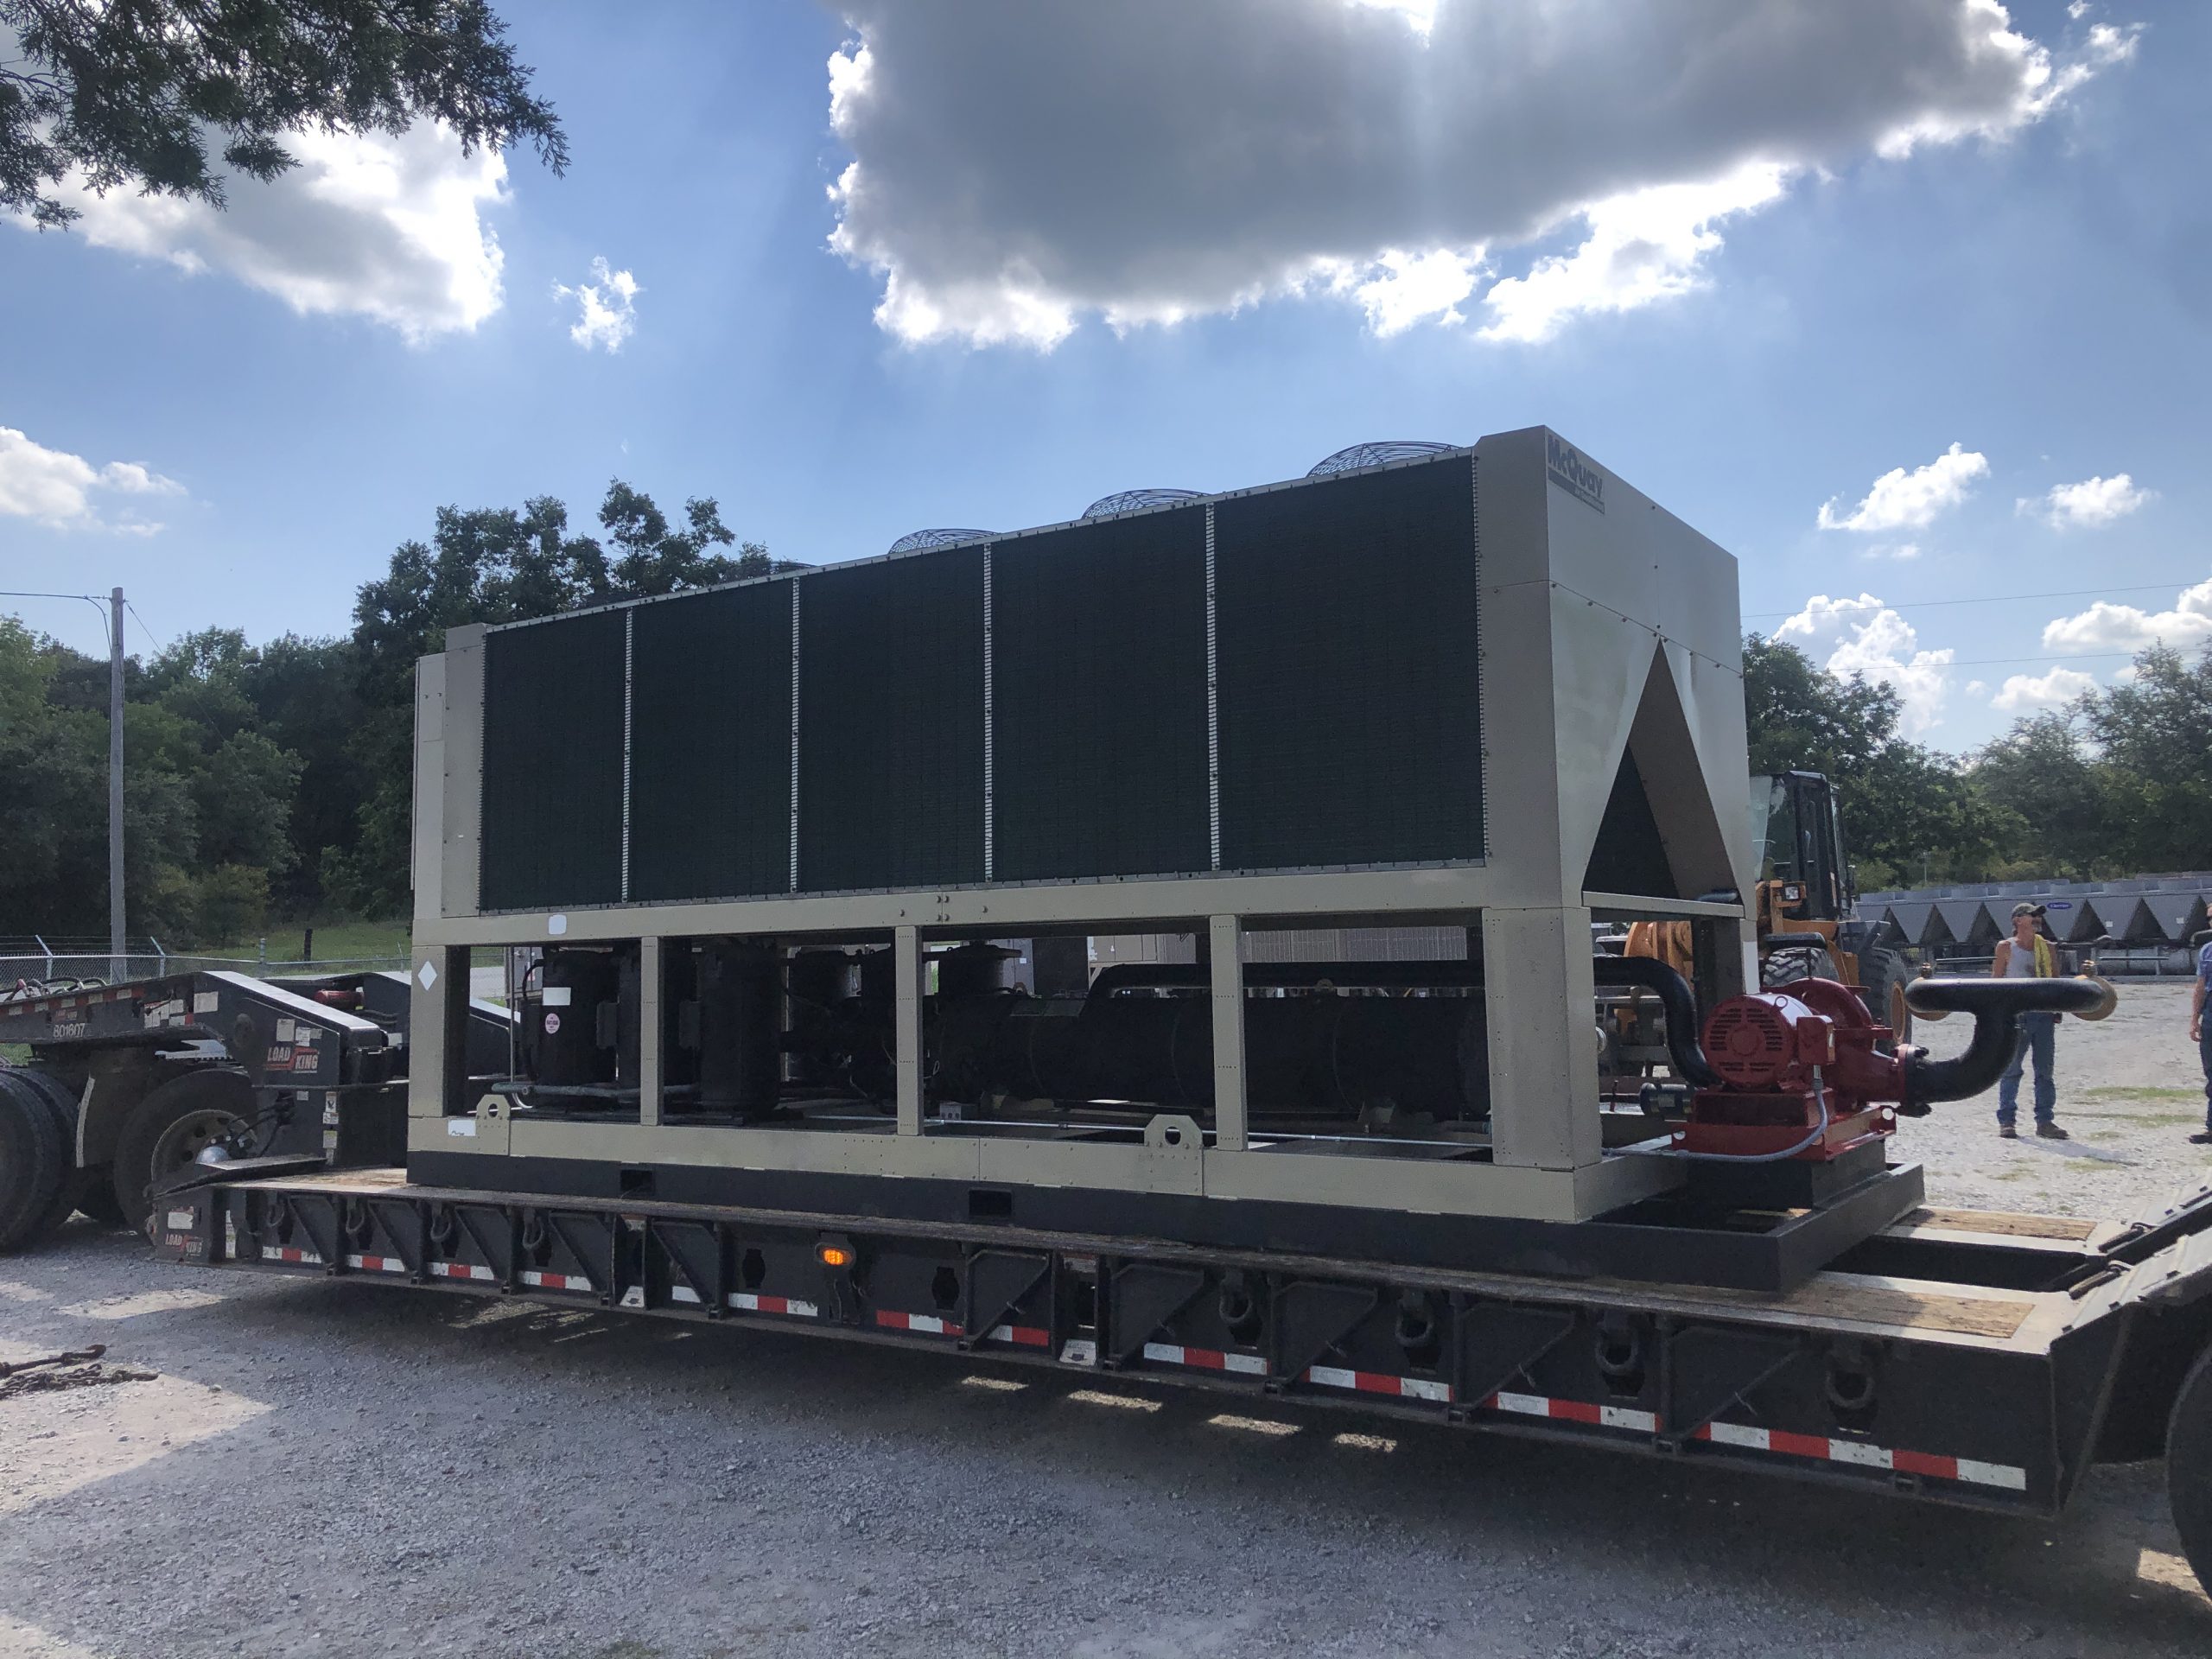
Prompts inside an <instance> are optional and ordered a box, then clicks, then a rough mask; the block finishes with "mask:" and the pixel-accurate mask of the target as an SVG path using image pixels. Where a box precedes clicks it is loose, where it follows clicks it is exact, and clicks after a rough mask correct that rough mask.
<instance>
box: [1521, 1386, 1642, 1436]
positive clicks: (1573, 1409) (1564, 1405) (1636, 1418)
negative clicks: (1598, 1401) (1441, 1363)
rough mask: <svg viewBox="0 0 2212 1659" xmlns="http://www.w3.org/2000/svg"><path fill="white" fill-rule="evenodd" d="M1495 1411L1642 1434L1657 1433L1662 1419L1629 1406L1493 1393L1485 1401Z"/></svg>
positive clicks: (1542, 1396)
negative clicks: (1625, 1429)
mask: <svg viewBox="0 0 2212 1659" xmlns="http://www.w3.org/2000/svg"><path fill="white" fill-rule="evenodd" d="M1483 1405H1484V1408H1486V1409H1488V1410H1491V1411H1510V1412H1512V1413H1514V1414H1516V1415H1518V1416H1522V1417H1548V1418H1550V1419H1551V1420H1552V1421H1554V1422H1561V1423H1583V1424H1586V1425H1588V1426H1590V1427H1594V1428H1629V1429H1634V1430H1635V1431H1636V1432H1637V1433H1639V1434H1656V1433H1658V1432H1659V1420H1658V1418H1656V1416H1654V1415H1653V1414H1651V1413H1649V1412H1648V1411H1637V1410H1634V1409H1632V1408H1630V1407H1627V1406H1593V1405H1592V1404H1590V1403H1589V1402H1587V1401H1584V1400H1554V1399H1553V1398H1552V1397H1551V1396H1550V1395H1542V1394H1509V1393H1505V1392H1503V1391H1501V1392H1499V1393H1497V1394H1493V1395H1491V1397H1490V1398H1489V1399H1487V1400H1485V1401H1484V1402H1483Z"/></svg>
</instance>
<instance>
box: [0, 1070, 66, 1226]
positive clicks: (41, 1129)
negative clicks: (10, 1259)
mask: <svg viewBox="0 0 2212 1659" xmlns="http://www.w3.org/2000/svg"><path fill="white" fill-rule="evenodd" d="M74 1162H75V1160H74V1158H73V1147H71V1145H70V1143H69V1141H67V1139H66V1138H65V1137H64V1135H63V1134H62V1132H61V1124H60V1120H59V1118H58V1117H57V1116H56V1115H55V1113H54V1108H53V1107H52V1105H51V1104H49V1103H48V1100H47V1097H46V1094H45V1091H44V1090H41V1089H39V1088H37V1087H35V1085H34V1084H31V1083H29V1081H27V1080H26V1079H25V1077H23V1074H22V1071H20V1070H18V1069H17V1068H16V1067H13V1066H6V1067H0V1251H7V1250H20V1249H27V1248H28V1247H29V1246H30V1245H32V1244H35V1243H37V1242H38V1240H39V1239H40V1238H41V1236H43V1235H44V1234H45V1232H46V1230H47V1229H48V1227H50V1226H51V1225H53V1224H54V1222H55V1221H58V1220H60V1217H59V1216H56V1215H55V1214H54V1206H55V1205H57V1204H60V1203H62V1202H64V1201H65V1199H66V1198H67V1194H68V1189H69V1179H70V1176H71V1174H72V1173H73V1165H74ZM62 1213H63V1214H64V1215H66V1214H67V1211H63V1212H62Z"/></svg>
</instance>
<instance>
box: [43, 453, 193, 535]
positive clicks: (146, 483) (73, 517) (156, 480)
mask: <svg viewBox="0 0 2212 1659" xmlns="http://www.w3.org/2000/svg"><path fill="white" fill-rule="evenodd" d="M182 493H184V486H183V485H181V484H180V483H178V482H177V481H176V480H175V479H172V478H163V477H162V475H161V474H159V473H156V472H153V471H151V470H149V468H147V467H143V466H141V465H140V464H139V463H138V462H137V461H109V462H108V463H107V464H106V465H105V466H104V467H95V466H93V465H92V462H90V461H86V459H85V458H84V457H83V456H82V455H73V454H70V453H69V452H68V451H67V450H66V449H49V448H47V447H46V446H45V445H44V444H42V443H39V442H35V441H34V440H32V439H31V438H29V437H28V436H26V435H24V434H22V433H21V432H19V431H17V430H16V429H15V428H14V427H12V426H0V514H6V515H9V516H10V517H14V518H35V519H36V520H37V521H38V522H39V523H41V524H45V525H47V526H48V527H49V528H51V529H56V530H111V531H118V532H119V533H121V534H124V535H126V536H151V535H153V534H154V533H155V532H156V531H159V530H160V529H161V525H159V524H149V523H147V522H146V521H144V520H143V519H140V518H135V517H132V516H130V514H129V513H128V512H126V513H125V515H124V517H123V518H120V519H113V520H111V519H109V518H105V517H104V516H103V515H102V514H101V512H100V511H99V501H98V499H97V498H98V497H99V496H100V495H103V494H114V495H137V496H149V495H181V494H182Z"/></svg>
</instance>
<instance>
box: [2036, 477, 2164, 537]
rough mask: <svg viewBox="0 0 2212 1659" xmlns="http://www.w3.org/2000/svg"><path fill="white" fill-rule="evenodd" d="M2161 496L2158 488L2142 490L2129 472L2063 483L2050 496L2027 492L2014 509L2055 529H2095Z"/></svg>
mask: <svg viewBox="0 0 2212 1659" xmlns="http://www.w3.org/2000/svg"><path fill="white" fill-rule="evenodd" d="M2157 499H2158V492H2157V491H2156V490H2145V489H2139V488H2137V487H2136V484H2135V480H2133V478H2131V477H2130V476H2129V475H2128V474H2126V473H2118V474H2113V476H2112V477H2110V478H2085V479H2083V480H2082V481H2081V482H2080V483H2079V484H2061V485H2059V486H2057V487H2056V489H2054V490H2052V491H2051V492H2050V493H2049V494H2048V495H2024V496H2022V497H2021V498H2020V499H2018V501H2016V502H2014V503H2013V511H2015V512H2020V513H2032V514H2033V515H2034V516H2035V517H2037V518H2040V519H2042V520H2043V521H2044V523H2045V524H2049V525H2050V527H2051V528H2052V529H2053V530H2095V529H2097V528H2099V527H2101V526H2102V525H2105V524H2110V523H2112V521H2113V519H2115V518H2126V516H2127V515H2128V514H2129V513H2131V512H2134V511H2136V509H2138V508H2139V507H2141V506H2143V505H2145V504H2147V503H2149V502H2152V501H2155V500H2157Z"/></svg>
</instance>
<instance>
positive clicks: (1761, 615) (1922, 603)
mask: <svg viewBox="0 0 2212 1659" xmlns="http://www.w3.org/2000/svg"><path fill="white" fill-rule="evenodd" d="M2195 580H2196V578H2194V577H2190V576H2180V577H2177V578H2176V579H2175V580H2173V581H2171V582H2140V583H2138V584H2137V585H2136V586H2134V587H2133V588H2061V589H2058V590H2057V591H2056V592H2053V593H2048V594H1975V595H1974V597H1973V598H1971V599H1911V600H1907V601H1904V603H1902V604H1898V605H1885V606H1884V607H1882V608H1883V609H1884V610H1886V611H1925V610H1930V609H1933V608H1934V607H1936V606H1939V605H2002V604H2006V603H2009V602H2010V601H2013V600H2016V599H2086V598H2088V596H2089V595H2091V594H2152V593H2160V592H2163V591H2164V590H2165V589H2166V588H2178V587H2186V586H2188V585H2189V584H2190V582H2193V581H2195ZM1799 608H1800V609H1801V610H1802V608H1803V607H1799ZM1796 614H1797V612H1796V611H1750V612H1746V613H1745V616H1744V620H1745V621H1746V622H1751V621H1759V620H1764V619H1766V618H1768V617H1770V616H1796Z"/></svg>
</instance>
